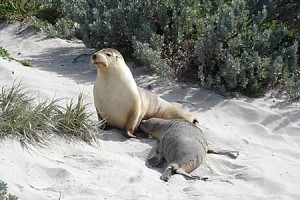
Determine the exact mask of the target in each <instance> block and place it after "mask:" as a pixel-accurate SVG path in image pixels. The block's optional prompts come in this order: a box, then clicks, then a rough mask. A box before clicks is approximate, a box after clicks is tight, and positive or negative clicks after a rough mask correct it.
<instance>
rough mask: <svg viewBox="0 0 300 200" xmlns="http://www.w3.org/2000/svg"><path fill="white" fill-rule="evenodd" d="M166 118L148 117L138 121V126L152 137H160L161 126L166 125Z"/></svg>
mask: <svg viewBox="0 0 300 200" xmlns="http://www.w3.org/2000/svg"><path fill="white" fill-rule="evenodd" d="M167 123H168V120H165V119H160V118H150V119H148V120H142V121H141V123H140V128H141V130H142V131H143V132H144V133H147V134H148V135H151V136H152V137H154V138H158V139H159V138H160V137H161V133H162V132H164V130H162V128H164V127H168V126H166V124H167Z"/></svg>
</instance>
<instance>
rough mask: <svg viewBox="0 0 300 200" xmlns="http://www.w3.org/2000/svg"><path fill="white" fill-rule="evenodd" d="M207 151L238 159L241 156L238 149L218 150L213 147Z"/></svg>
mask: <svg viewBox="0 0 300 200" xmlns="http://www.w3.org/2000/svg"><path fill="white" fill-rule="evenodd" d="M207 153H209V154H219V155H225V156H228V157H230V158H232V159H236V158H237V157H238V156H239V152H238V151H229V150H218V151H216V150H213V149H208V150H207Z"/></svg>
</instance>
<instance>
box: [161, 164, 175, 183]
mask: <svg viewBox="0 0 300 200" xmlns="http://www.w3.org/2000/svg"><path fill="white" fill-rule="evenodd" d="M173 174H174V170H173V167H172V166H168V167H167V168H166V169H165V171H164V173H163V174H162V175H161V176H160V179H161V180H163V181H166V182H167V181H168V180H169V179H170V177H171V176H172V175H173Z"/></svg>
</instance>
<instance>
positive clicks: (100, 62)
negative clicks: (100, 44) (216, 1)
mask: <svg viewBox="0 0 300 200" xmlns="http://www.w3.org/2000/svg"><path fill="white" fill-rule="evenodd" d="M120 62H124V59H123V56H122V55H121V53H120V52H119V51H117V50H116V49H113V48H106V49H102V50H100V51H97V52H96V53H94V54H93V55H92V56H91V63H92V64H93V65H95V66H96V67H97V68H98V69H100V70H101V71H105V70H106V69H107V68H109V67H116V66H118V64H120Z"/></svg>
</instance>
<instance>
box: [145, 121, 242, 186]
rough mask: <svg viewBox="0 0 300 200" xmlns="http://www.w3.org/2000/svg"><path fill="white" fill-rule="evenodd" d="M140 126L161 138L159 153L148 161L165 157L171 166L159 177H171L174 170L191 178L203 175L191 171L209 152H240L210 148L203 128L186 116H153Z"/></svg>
mask: <svg viewBox="0 0 300 200" xmlns="http://www.w3.org/2000/svg"><path fill="white" fill-rule="evenodd" d="M140 128H141V129H142V131H144V132H146V133H148V134H150V135H151V136H152V137H154V138H156V139H158V140H159V144H158V147H157V149H156V155H155V156H154V157H152V158H150V159H149V160H148V161H147V162H146V165H147V166H148V167H153V166H156V165H158V164H159V163H161V162H162V161H163V160H164V159H165V160H166V161H167V166H168V167H167V168H166V169H165V171H164V173H163V174H162V175H161V177H160V179H162V180H164V181H168V180H169V178H170V177H171V175H172V174H174V173H177V174H181V175H183V176H185V177H187V178H190V179H201V178H200V177H198V176H193V175H191V174H189V173H190V172H192V171H193V170H195V169H196V168H198V167H199V166H200V165H201V163H202V162H203V160H204V159H205V157H206V154H207V153H214V154H220V155H227V156H229V157H231V158H236V157H237V156H238V152H237V151H226V150H223V151H214V150H211V149H209V147H208V144H207V142H206V138H205V136H204V133H203V132H202V131H201V129H200V128H199V127H197V126H196V125H195V124H193V123H190V122H188V121H186V120H180V119H177V120H175V119H174V120H164V119H158V118H151V119H149V120H143V121H142V122H141V124H140ZM204 180H205V178H204Z"/></svg>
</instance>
